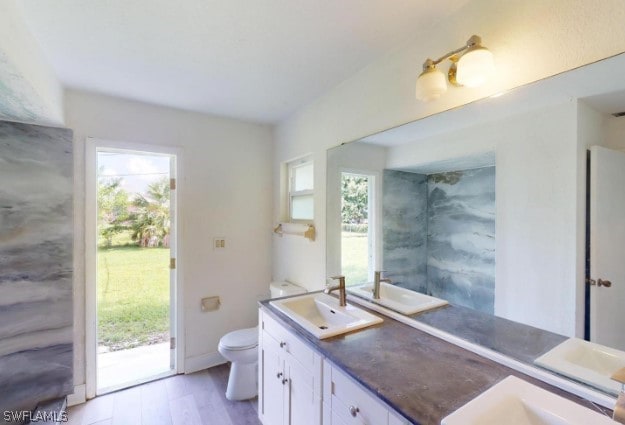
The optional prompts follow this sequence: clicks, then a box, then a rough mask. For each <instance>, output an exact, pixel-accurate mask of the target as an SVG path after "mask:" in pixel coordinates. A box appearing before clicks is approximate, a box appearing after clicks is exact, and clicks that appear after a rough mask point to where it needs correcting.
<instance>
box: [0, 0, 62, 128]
mask: <svg viewBox="0 0 625 425" xmlns="http://www.w3.org/2000/svg"><path fill="white" fill-rule="evenodd" d="M0 81H1V82H2V84H0V119H6V120H9V121H23V122H30V123H36V124H44V125H53V126H54V125H62V124H63V119H64V118H63V88H62V87H61V84H60V83H59V81H58V79H57V78H56V75H55V73H54V71H53V70H52V67H51V66H50V65H49V64H48V62H47V59H46V58H45V57H44V55H43V52H42V51H41V48H40V47H39V45H38V44H37V41H36V40H35V38H34V37H33V36H32V35H31V33H30V32H29V31H28V29H27V27H26V25H24V18H23V16H22V11H21V6H20V5H19V4H18V2H16V1H15V0H2V2H0Z"/></svg>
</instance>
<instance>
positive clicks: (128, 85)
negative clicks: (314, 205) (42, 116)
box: [20, 0, 468, 123]
mask: <svg viewBox="0 0 625 425" xmlns="http://www.w3.org/2000/svg"><path fill="white" fill-rule="evenodd" d="M467 2H468V0H438V1H429V0H339V1H336V0H221V1H217V0H178V1H172V0H132V1H129V0H98V1H84V0H22V1H21V2H20V4H21V7H22V9H23V14H24V17H25V20H26V24H27V26H28V27H29V29H30V30H31V32H32V33H33V35H34V36H35V38H36V39H37V41H38V42H39V43H40V45H41V47H42V49H43V51H44V54H45V55H46V57H47V58H48V60H49V61H50V63H51V64H52V66H53V68H54V70H55V72H56V73H57V75H58V77H59V79H60V80H61V83H62V84H63V85H64V86H66V87H69V88H75V89H83V90H89V91H95V92H99V93H104V94H109V95H113V96H122V97H126V98H130V99H135V100H139V101H144V102H148V103H154V104H159V105H166V106H171V107H176V108H181V109H187V110H193V111H200V112H206V113H211V114H217V115H223V116H230V117H235V118H239V119H244V120H250V121H255V122H264V123H275V122H278V121H280V120H282V119H284V118H286V117H288V116H289V115H290V114H291V113H293V112H294V111H296V110H297V109H298V108H300V107H301V106H303V105H305V104H307V103H310V102H312V101H313V100H314V99H315V98H317V97H319V96H320V95H321V94H323V93H324V92H325V91H327V90H328V89H330V88H332V87H334V86H336V85H338V84H340V83H341V82H342V81H343V80H345V79H347V78H348V77H349V76H351V75H353V74H355V73H356V72H358V70H360V69H362V68H363V67H365V66H366V65H367V64H369V63H371V62H373V61H374V60H375V59H377V58H379V57H381V56H383V55H384V54H385V53H387V52H389V51H390V50H392V49H393V48H395V47H397V46H398V45H399V44H401V43H402V42H405V41H406V40H409V39H411V38H414V37H416V35H417V34H418V33H422V31H423V30H424V28H427V27H431V26H434V25H435V24H436V23H437V22H439V21H440V20H442V19H444V18H445V17H446V16H449V15H451V14H452V13H454V12H455V11H456V10H457V9H458V8H460V7H461V6H463V5H464V4H465V3H467ZM417 71H418V70H415V75H416V72H417Z"/></svg>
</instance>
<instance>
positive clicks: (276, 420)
mask: <svg viewBox="0 0 625 425" xmlns="http://www.w3.org/2000/svg"><path fill="white" fill-rule="evenodd" d="M274 344H275V341H272V338H271V337H263V346H262V348H261V351H260V362H261V367H262V374H261V391H262V393H263V397H262V406H259V408H260V409H261V417H262V420H263V424H264V425H282V424H283V423H284V419H285V418H284V410H285V405H284V398H285V397H284V396H285V390H284V388H285V387H286V384H287V380H286V379H287V378H286V376H285V373H284V372H285V371H284V363H283V361H282V357H281V353H280V351H279V348H276V346H275V345H274ZM283 381H284V382H283Z"/></svg>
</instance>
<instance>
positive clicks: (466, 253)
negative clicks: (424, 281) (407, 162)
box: [427, 167, 495, 314]
mask: <svg viewBox="0 0 625 425" xmlns="http://www.w3.org/2000/svg"><path fill="white" fill-rule="evenodd" d="M427 245H428V257H427V273H428V291H429V293H430V294H431V295H433V296H435V297H439V298H443V299H446V300H447V301H449V302H450V303H452V304H456V305H461V306H465V307H470V308H473V309H476V310H479V311H482V312H485V313H491V314H492V313H494V305H495V167H486V168H478V169H474V170H466V171H457V172H450V173H441V174H431V175H430V176H428V240H427Z"/></svg>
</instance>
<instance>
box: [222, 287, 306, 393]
mask: <svg viewBox="0 0 625 425" xmlns="http://www.w3.org/2000/svg"><path fill="white" fill-rule="evenodd" d="M269 290H270V291H271V298H279V297H286V296H291V295H298V294H303V293H305V292H306V290H305V289H304V288H302V287H301V286H297V285H295V284H293V283H290V282H271V284H270V285H269ZM218 349H219V353H220V354H221V355H222V356H223V357H224V358H225V359H226V360H228V361H230V362H231V363H232V365H231V366H230V377H229V378H228V387H227V389H226V398H227V399H228V400H247V399H250V398H254V397H256V395H257V394H258V373H257V369H258V326H256V327H254V328H247V329H239V330H236V331H232V332H229V333H227V334H226V335H224V336H223V337H221V339H220V340H219V347H218Z"/></svg>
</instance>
